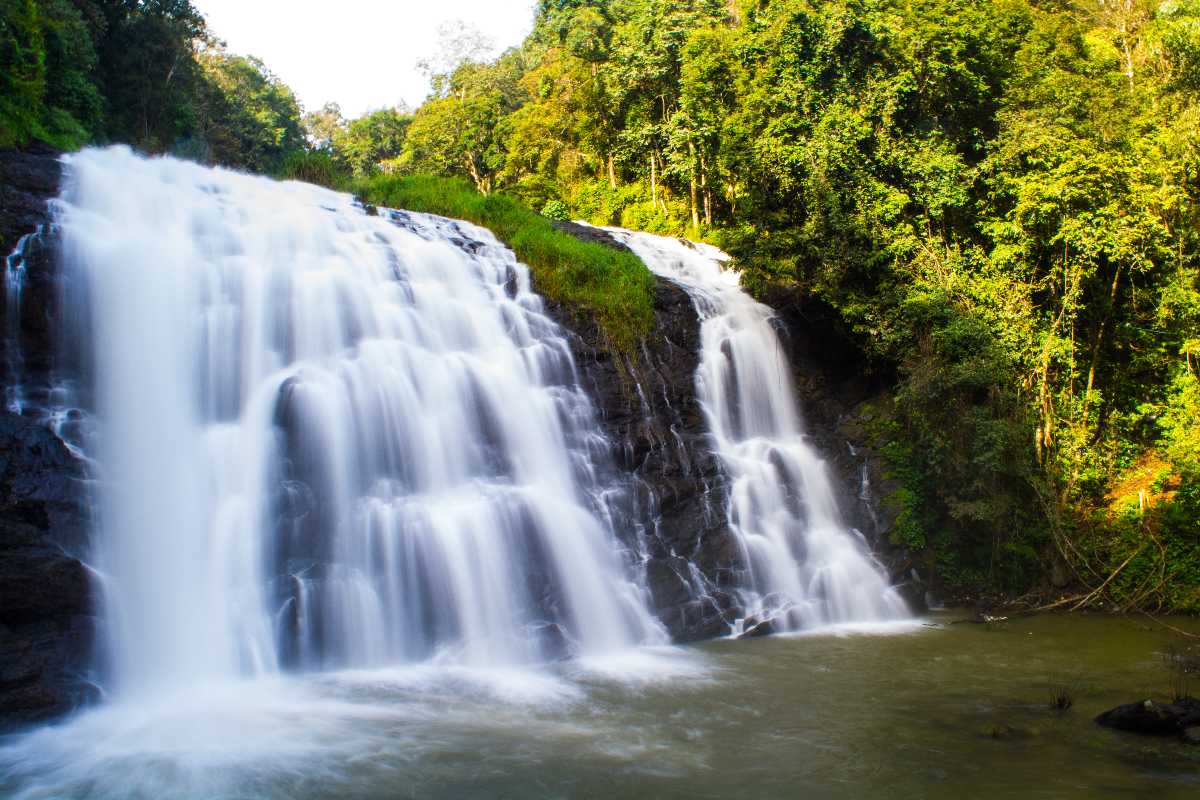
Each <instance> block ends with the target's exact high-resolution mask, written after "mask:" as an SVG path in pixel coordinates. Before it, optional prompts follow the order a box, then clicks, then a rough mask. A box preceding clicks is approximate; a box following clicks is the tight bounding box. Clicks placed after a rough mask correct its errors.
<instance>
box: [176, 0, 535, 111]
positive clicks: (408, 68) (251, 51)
mask: <svg viewBox="0 0 1200 800" xmlns="http://www.w3.org/2000/svg"><path fill="white" fill-rule="evenodd" d="M534 1H535V0H324V2H314V0H192V5H193V6H195V7H196V8H198V9H199V10H200V11H201V12H202V13H203V14H204V15H205V16H206V17H207V18H208V26H209V30H210V31H211V32H212V33H213V34H214V35H215V36H217V38H219V39H223V40H224V41H225V42H226V43H227V44H228V46H229V50H230V51H231V52H233V53H236V54H238V55H252V56H258V57H259V58H261V59H262V60H263V61H264V62H265V63H266V65H267V67H268V68H269V69H270V70H271V71H272V72H274V73H275V74H276V75H278V76H279V78H280V79H281V80H282V81H283V82H284V83H286V84H287V85H288V86H291V87H292V89H293V90H294V91H295V92H296V96H297V97H298V98H299V100H300V102H301V104H302V105H303V106H304V109H305V110H306V111H312V110H315V109H318V108H320V107H321V106H323V105H324V104H325V103H326V102H327V101H330V100H333V101H336V102H337V103H338V104H340V105H341V107H342V114H343V115H345V116H346V117H347V118H348V119H350V118H353V117H356V116H359V115H360V114H362V113H363V112H364V111H367V110H370V109H376V108H384V107H387V106H394V105H396V104H397V103H399V102H401V101H404V102H407V103H408V104H409V105H410V106H412V107H414V108H415V107H416V106H418V105H420V104H421V101H423V100H424V99H425V96H426V95H427V94H428V92H429V82H428V80H427V79H426V78H425V76H424V75H423V74H422V73H421V71H420V70H418V69H417V60H418V59H420V58H424V57H428V56H432V55H434V54H435V52H436V50H437V41H438V40H437V28H438V25H440V24H442V23H444V22H452V21H456V20H464V21H466V22H469V23H471V24H473V25H474V26H475V27H476V28H478V29H479V30H480V31H481V32H482V33H484V34H485V35H486V36H488V37H489V38H490V39H492V40H493V42H494V43H495V44H496V52H497V53H499V52H500V51H502V50H504V49H505V48H507V47H510V46H512V45H515V44H519V43H520V42H521V40H522V39H524V38H525V35H526V34H528V33H529V30H530V28H531V27H532V26H533V6H534Z"/></svg>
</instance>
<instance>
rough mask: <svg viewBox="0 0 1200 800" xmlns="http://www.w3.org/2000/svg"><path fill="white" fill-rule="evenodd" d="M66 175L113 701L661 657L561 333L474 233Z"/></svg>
mask: <svg viewBox="0 0 1200 800" xmlns="http://www.w3.org/2000/svg"><path fill="white" fill-rule="evenodd" d="M65 163H66V171H65V182H64V189H63V194H62V196H61V197H60V198H59V200H58V202H57V203H56V204H55V222H56V224H57V225H58V226H59V228H60V230H61V236H62V249H63V264H64V266H63V269H64V270H65V275H64V277H65V280H64V283H65V286H66V288H65V290H64V291H65V299H64V318H65V319H68V320H71V321H73V326H74V328H73V330H71V331H68V332H66V333H65V335H64V340H65V341H66V342H67V343H68V344H67V345H66V347H67V348H68V349H71V348H73V349H74V350H75V352H73V353H71V354H69V355H68V357H65V358H64V363H78V364H79V365H80V366H79V368H78V369H79V372H80V375H79V376H78V377H79V378H80V379H81V384H82V385H83V386H84V388H83V389H82V390H81V399H80V403H81V404H83V405H85V406H86V407H87V411H88V412H90V413H91V414H93V415H94V418H95V427H96V432H95V434H94V436H93V437H92V438H93V441H91V442H90V443H89V449H90V452H89V455H92V456H94V457H95V460H96V463H97V464H98V465H99V466H98V467H97V468H96V471H97V473H98V474H97V476H96V477H97V503H98V514H97V516H98V520H97V528H98V529H97V530H96V532H95V534H94V537H93V538H94V542H95V545H94V553H93V556H92V559H93V563H94V566H95V567H96V568H97V569H98V570H99V571H100V572H101V573H102V574H103V575H104V585H105V587H106V590H105V595H106V596H105V599H104V605H105V608H104V616H105V619H106V624H105V630H106V631H107V635H106V638H107V642H106V644H107V648H106V650H107V659H108V661H109V662H110V665H109V669H110V670H111V683H112V688H113V690H114V693H115V694H117V695H130V694H137V693H140V692H152V691H159V690H172V689H174V690H176V691H178V687H181V686H187V685H193V684H195V683H196V682H209V681H220V680H225V679H229V678H233V677H237V676H245V675H256V674H263V673H271V672H275V671H279V670H283V669H308V670H317V669H333V668H341V667H368V666H376V665H385V664H391V663H396V662H413V661H422V660H428V659H432V658H438V659H445V660H448V661H451V662H452V663H461V664H469V665H487V666H490V665H521V664H528V663H532V662H538V661H545V660H549V659H555V658H559V657H563V656H566V655H588V654H594V653H600V652H607V651H611V650H616V649H620V648H625V647H628V646H631V645H634V644H637V643H644V642H657V641H661V639H662V633H661V629H660V627H659V626H658V624H657V622H656V621H655V620H654V619H653V618H652V617H651V616H650V614H649V613H648V612H647V610H646V605H645V598H644V591H643V589H642V587H641V584H640V580H639V578H638V575H637V572H636V561H637V558H636V554H634V553H631V552H628V550H627V549H626V548H625V547H623V546H622V544H621V543H620V541H619V540H618V538H617V536H616V535H615V533H614V531H613V530H612V529H611V526H610V525H609V524H608V523H607V522H606V521H605V520H607V519H608V518H609V517H608V516H607V514H606V510H605V504H606V503H607V502H609V500H608V499H606V498H608V497H609V496H610V495H611V494H612V492H613V485H612V484H613V480H614V478H613V476H612V475H611V473H610V472H607V471H606V470H605V468H604V463H605V457H606V454H607V453H608V443H607V442H606V441H605V440H604V439H603V436H602V435H601V433H600V432H599V428H598V427H597V425H596V422H595V419H594V412H593V409H592V406H591V404H590V401H589V400H588V398H587V396H586V395H585V394H584V392H583V391H582V390H581V389H580V387H579V385H578V383H577V380H576V373H575V366H574V362H573V359H572V355H571V352H570V349H569V347H568V344H567V340H566V338H565V337H564V335H563V333H562V331H561V330H560V329H559V328H558V326H557V325H556V324H555V323H554V322H553V321H552V320H551V319H550V318H548V317H547V316H546V315H545V314H544V313H543V307H542V302H541V300H540V298H539V297H538V296H537V295H536V294H534V293H533V292H532V291H531V289H530V280H529V274H528V272H527V270H526V268H525V267H524V266H523V265H521V264H519V263H517V262H516V260H515V258H514V257H513V255H512V253H511V252H510V251H509V250H508V249H506V248H505V247H503V246H501V245H500V244H499V243H498V242H497V241H496V240H495V239H494V238H493V237H492V235H491V234H490V233H488V232H487V231H485V230H482V229H480V228H477V227H474V226H472V225H468V224H466V223H459V222H453V221H450V220H445V219H441V218H435V217H431V216H424V215H419V214H408V213H401V212H391V211H382V212H379V213H369V212H368V211H367V210H365V209H363V208H362V207H360V206H358V205H357V204H356V203H355V202H354V201H353V199H352V198H351V197H350V196H348V195H343V194H338V193H335V192H332V191H328V190H325V189H321V188H318V187H315V186H311V185H307V184H301V183H278V182H275V181H271V180H268V179H264V178H258V177H253V176H248V175H243V174H239V173H235V172H230V171H226V170H220V169H208V168H204V167H200V166H197V165H195V164H190V163H187V162H182V161H177V160H174V159H170V158H155V159H147V158H142V157H140V156H137V155H135V154H133V153H132V152H131V151H129V150H128V149H124V148H111V149H104V150H85V151H83V152H81V153H79V154H76V155H72V156H69V157H67V158H66V162H65ZM372 211H373V210H372ZM14 272H15V271H14V268H13V265H11V264H10V265H9V280H10V281H11V280H13V275H14Z"/></svg>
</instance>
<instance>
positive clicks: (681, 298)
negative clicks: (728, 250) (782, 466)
mask: <svg viewBox="0 0 1200 800" xmlns="http://www.w3.org/2000/svg"><path fill="white" fill-rule="evenodd" d="M584 230H585V231H586V232H587V234H588V237H589V239H591V240H596V239H597V237H600V238H604V237H606V234H604V233H603V232H599V231H594V230H592V229H584ZM571 232H572V233H573V231H571ZM610 243H611V244H613V245H614V246H618V247H623V245H619V244H617V243H616V242H613V241H612V240H610ZM550 310H551V313H552V314H553V315H554V316H555V317H556V318H557V319H558V320H559V322H560V323H562V324H563V326H564V327H565V328H567V329H569V330H571V331H572V332H573V334H574V341H573V342H572V346H573V349H574V352H575V358H576V363H577V365H578V367H579V371H580V374H581V379H582V381H583V384H584V388H585V389H587V391H588V392H589V393H590V395H591V397H592V400H593V402H594V403H595V404H596V408H597V411H598V413H599V415H600V422H601V425H603V426H604V428H605V432H606V433H607V434H608V436H609V438H610V440H611V441H612V442H613V443H614V451H615V452H614V459H615V461H616V464H617V466H618V467H619V468H621V469H623V470H626V471H628V472H630V473H632V474H633V475H634V476H635V479H636V487H635V494H636V495H637V496H636V498H635V506H636V507H635V508H634V509H633V515H634V517H635V518H636V519H637V520H639V521H641V523H642V525H644V526H645V534H644V538H645V541H644V542H643V545H644V547H645V550H646V553H647V555H648V561H647V564H646V578H647V583H648V585H649V588H650V594H651V602H652V605H653V607H654V610H655V612H656V613H657V614H658V616H659V618H660V619H661V620H662V621H663V623H664V624H665V625H666V627H667V629H668V631H669V632H670V633H671V635H672V636H673V637H674V638H675V639H676V640H678V641H692V640H697V639H704V638H710V637H713V636H720V635H724V634H726V633H728V632H729V630H730V625H731V624H732V623H733V621H734V619H735V617H737V616H740V614H736V613H735V610H736V609H735V599H734V597H733V594H732V592H733V587H734V586H735V585H736V583H737V576H738V572H739V571H740V570H741V569H743V566H742V564H743V562H742V554H741V552H740V548H739V546H738V544H737V541H736V540H735V539H734V537H733V536H732V535H731V534H730V532H729V529H728V526H727V524H726V519H725V495H724V481H723V480H722V477H721V466H720V464H719V462H718V460H717V457H716V456H715V454H714V453H713V452H712V448H711V446H710V444H709V441H708V433H707V424H706V423H705V419H704V414H703V411H702V410H701V408H700V404H699V402H698V401H697V399H696V390H695V373H696V369H697V367H698V366H699V358H700V321H699V319H698V317H697V316H696V312H695V309H694V308H693V306H692V301H691V298H689V297H688V295H687V293H686V292H684V291H683V289H681V288H679V287H678V286H675V285H674V284H672V283H670V282H669V281H665V280H659V282H658V285H657V287H656V290H655V297H654V317H655V328H654V332H653V334H652V335H651V336H650V337H649V338H648V339H647V340H646V341H645V342H644V343H643V344H642V346H641V349H640V351H639V352H638V353H637V354H636V356H632V357H631V356H625V355H621V354H618V353H616V352H614V351H613V350H612V349H611V348H609V347H608V346H607V344H606V343H605V341H604V339H603V337H602V336H601V335H600V332H599V330H598V329H597V328H596V326H595V324H594V323H593V322H591V321H590V320H579V319H577V318H575V317H574V316H573V315H571V314H569V313H567V312H566V311H565V310H564V309H561V308H555V307H553V306H551V308H550ZM620 527H622V526H618V528H620ZM618 532H619V533H627V531H622V530H619V531H618Z"/></svg>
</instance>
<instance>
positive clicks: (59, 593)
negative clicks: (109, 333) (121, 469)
mask: <svg viewBox="0 0 1200 800" xmlns="http://www.w3.org/2000/svg"><path fill="white" fill-rule="evenodd" d="M82 478H83V469H82V465H81V464H80V463H79V462H78V460H77V459H75V457H74V456H73V455H71V453H70V451H69V450H67V447H66V445H64V444H63V443H62V441H60V440H59V439H58V438H57V437H56V436H54V434H53V433H51V432H50V431H49V430H47V429H46V428H45V427H43V426H41V425H39V424H38V423H36V422H35V421H33V420H29V419H26V418H24V417H18V416H14V415H4V416H0V730H6V729H12V728H16V727H20V726H21V725H24V724H29V723H33V722H36V721H40V720H44V719H48V718H51V717H54V716H58V715H60V714H63V713H66V712H68V711H70V710H71V709H73V708H76V707H77V706H79V705H81V704H83V703H86V702H90V701H91V700H92V699H94V698H95V695H96V689H95V687H94V686H93V685H92V684H91V683H90V682H89V681H88V679H87V675H86V671H87V668H88V665H89V663H90V660H91V658H90V654H91V645H92V639H93V633H94V630H95V625H94V620H93V619H92V617H91V613H92V607H93V605H94V603H93V587H92V585H91V582H90V580H89V575H88V572H87V570H86V569H85V568H84V566H83V564H82V563H81V562H80V561H79V559H78V558H76V557H75V556H74V555H72V554H71V552H70V551H71V550H72V549H74V550H77V551H78V550H79V549H81V548H82V546H83V540H84V536H85V532H86V529H87V514H88V511H87V497H86V490H85V486H84V484H83V481H82Z"/></svg>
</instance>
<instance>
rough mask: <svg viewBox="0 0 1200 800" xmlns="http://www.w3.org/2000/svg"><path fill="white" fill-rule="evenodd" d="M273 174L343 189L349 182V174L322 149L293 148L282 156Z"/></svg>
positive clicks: (287, 178)
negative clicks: (281, 161)
mask: <svg viewBox="0 0 1200 800" xmlns="http://www.w3.org/2000/svg"><path fill="white" fill-rule="evenodd" d="M274 174H275V177H277V178H279V179H281V180H288V181H303V182H305V183H315V184H316V185H318V186H324V187H326V188H328V189H338V190H345V189H347V188H348V187H349V184H350V176H349V175H347V174H346V172H345V170H344V169H343V168H342V166H341V164H339V163H338V161H337V159H336V158H334V156H333V154H331V153H328V152H325V151H322V150H293V151H292V152H290V153H288V154H287V155H286V156H284V158H283V163H282V164H281V165H280V167H279V169H278V170H276V172H275V173H274Z"/></svg>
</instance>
